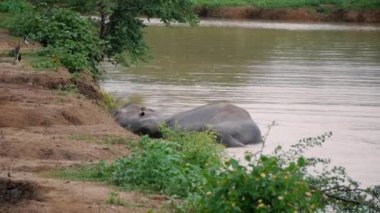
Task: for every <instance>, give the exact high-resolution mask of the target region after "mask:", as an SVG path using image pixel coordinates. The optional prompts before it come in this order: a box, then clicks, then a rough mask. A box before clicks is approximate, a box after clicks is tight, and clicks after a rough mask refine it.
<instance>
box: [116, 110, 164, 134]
mask: <svg viewBox="0 0 380 213" xmlns="http://www.w3.org/2000/svg"><path fill="white" fill-rule="evenodd" d="M114 117H115V119H116V122H117V123H119V124H120V125H121V126H123V127H124V128H127V129H129V130H130V131H132V132H133V133H135V134H139V135H149V136H150V137H160V136H161V133H160V123H161V121H162V116H161V114H160V113H158V112H156V111H154V110H152V109H148V108H146V107H144V106H141V105H138V104H134V103H129V104H127V105H125V106H123V107H121V108H120V109H119V110H117V111H116V112H115V113H114Z"/></svg>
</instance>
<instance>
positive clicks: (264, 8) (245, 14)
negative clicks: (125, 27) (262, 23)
mask: <svg viewBox="0 0 380 213" xmlns="http://www.w3.org/2000/svg"><path fill="white" fill-rule="evenodd" d="M193 2H194V3H195V5H196V6H195V11H196V13H197V14H198V15H199V16H200V17H205V18H226V19H259V20H278V21H300V22H304V21H312V22H356V23H380V1H377V0H347V1H341V0H238V1H234V0H220V1H211V0H193Z"/></svg>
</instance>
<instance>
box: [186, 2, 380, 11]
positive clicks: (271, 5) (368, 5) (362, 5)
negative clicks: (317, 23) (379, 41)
mask: <svg viewBox="0 0 380 213" xmlns="http://www.w3.org/2000/svg"><path fill="white" fill-rule="evenodd" d="M192 1H193V3H194V4H195V5H198V6H208V7H220V6H254V7H257V8H264V9H275V8H300V7H315V8H320V7H324V6H326V5H329V6H334V7H336V8H338V9H376V8H377V9H379V8H380V1H379V0H192Z"/></svg>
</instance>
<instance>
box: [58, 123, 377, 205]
mask: <svg viewBox="0 0 380 213" xmlns="http://www.w3.org/2000/svg"><path fill="white" fill-rule="evenodd" d="M163 133H164V136H165V137H166V138H165V139H164V140H153V139H150V138H148V137H143V138H142V139H141V141H140V144H139V147H138V148H137V149H136V150H135V151H134V152H132V154H131V155H130V156H129V157H127V158H121V159H118V160H116V161H115V162H112V163H109V164H107V163H105V162H101V163H99V164H98V165H97V166H92V167H82V168H79V170H77V171H72V170H68V171H65V172H63V174H62V176H63V177H66V178H74V179H81V180H83V179H86V177H87V179H89V180H98V181H107V182H110V183H112V184H115V185H118V186H121V187H124V188H125V189H143V190H150V191H155V192H161V193H163V194H167V195H170V196H173V197H180V198H182V199H183V200H182V201H179V202H178V203H175V204H174V206H175V207H176V209H175V210H177V211H179V212H294V211H296V212H318V211H321V212H324V211H334V212H342V211H353V212H379V211H380V196H379V195H380V192H379V190H378V189H376V188H368V189H361V188H359V185H358V183H356V182H355V181H353V180H352V179H350V178H349V177H348V176H347V174H346V173H345V171H344V169H343V168H342V167H333V168H330V167H329V166H328V164H329V160H326V159H320V158H305V157H303V156H302V154H303V152H304V151H305V150H307V149H309V148H311V147H314V146H321V145H322V144H323V143H324V142H325V141H326V140H327V139H328V138H329V137H330V136H331V133H326V134H324V135H321V136H318V137H315V138H306V139H303V140H300V141H299V143H297V144H296V145H293V146H292V147H291V148H290V149H289V150H283V149H282V148H281V147H278V148H277V149H276V150H275V152H274V153H273V154H270V155H264V154H262V152H260V153H258V154H256V155H252V154H247V155H246V161H247V163H248V166H242V165H240V164H239V162H238V161H236V160H234V159H229V160H226V161H225V162H224V163H223V162H221V159H222V157H223V155H222V148H221V147H220V145H219V144H216V143H215V142H214V138H215V136H214V134H212V133H207V132H203V133H199V132H190V133H183V132H179V131H171V130H168V129H165V128H164V129H163ZM258 156H259V157H258ZM257 158H259V159H257ZM314 167H316V168H317V171H319V172H315V170H316V169H315V168H314ZM310 169H313V171H314V172H310Z"/></svg>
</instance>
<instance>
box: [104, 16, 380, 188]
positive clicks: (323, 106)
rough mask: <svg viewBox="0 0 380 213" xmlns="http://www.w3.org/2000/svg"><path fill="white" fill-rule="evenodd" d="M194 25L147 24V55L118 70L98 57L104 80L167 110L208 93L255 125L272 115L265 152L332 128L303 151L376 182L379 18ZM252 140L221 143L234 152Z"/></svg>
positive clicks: (379, 166)
mask: <svg viewBox="0 0 380 213" xmlns="http://www.w3.org/2000/svg"><path fill="white" fill-rule="evenodd" d="M223 23H224V24H223ZM234 23H235V24H234ZM202 25H203V26H202V27H196V28H191V27H184V26H177V27H170V28H165V27H161V26H149V27H148V28H147V30H146V31H147V34H146V38H147V42H148V44H149V46H151V52H152V55H153V57H154V60H153V61H151V63H149V64H139V65H138V66H135V67H131V68H128V69H125V70H123V69H122V68H121V67H117V68H114V67H112V66H110V65H105V68H106V69H107V70H108V72H109V75H108V77H109V78H108V79H107V80H105V81H104V82H103V83H102V84H101V85H102V87H103V88H105V89H106V90H107V91H109V92H111V93H113V94H114V95H116V96H118V97H122V98H126V99H128V98H131V97H136V96H138V97H142V98H143V101H144V104H145V105H147V106H149V107H151V108H153V109H156V110H158V111H162V112H163V113H166V114H171V113H175V112H179V111H183V110H187V109H191V108H193V107H196V106H200V105H203V104H206V103H211V102H215V101H228V102H231V103H234V104H236V105H238V106H241V107H243V108H245V109H247V110H248V111H249V112H250V114H251V116H252V117H253V119H254V120H255V121H256V122H257V123H258V125H259V126H260V128H261V130H262V132H266V129H267V125H269V124H270V123H271V122H272V121H276V122H277V123H278V124H279V125H278V126H276V127H275V128H273V129H272V131H271V133H270V135H269V138H268V140H267V145H266V151H267V152H270V151H271V150H272V149H273V148H274V147H275V146H277V145H283V146H289V145H291V144H294V143H296V142H297V141H298V139H301V138H304V137H310V136H317V135H320V134H322V133H324V132H327V131H332V132H333V133H334V135H333V137H332V138H331V139H330V140H329V141H328V142H327V143H326V144H325V145H324V146H323V148H320V149H314V150H313V151H311V152H309V153H308V154H310V155H315V156H319V157H328V158H331V159H332V162H333V163H334V164H337V165H343V166H345V167H347V170H348V172H349V174H350V175H351V176H352V177H354V178H356V179H359V180H360V181H361V182H363V183H364V184H365V185H369V184H380V163H379V162H380V157H379V156H380V28H379V27H377V26H359V25H331V24H330V25H315V24H286V23H266V22H220V21H211V22H204V23H202ZM226 26H227V27H226ZM231 26H232V27H231ZM263 26H264V27H263ZM271 26H272V27H271ZM259 148H260V147H259V146H250V147H247V148H244V149H230V150H229V152H230V153H231V154H235V155H237V156H242V154H243V153H244V151H245V150H258V149H259Z"/></svg>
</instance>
